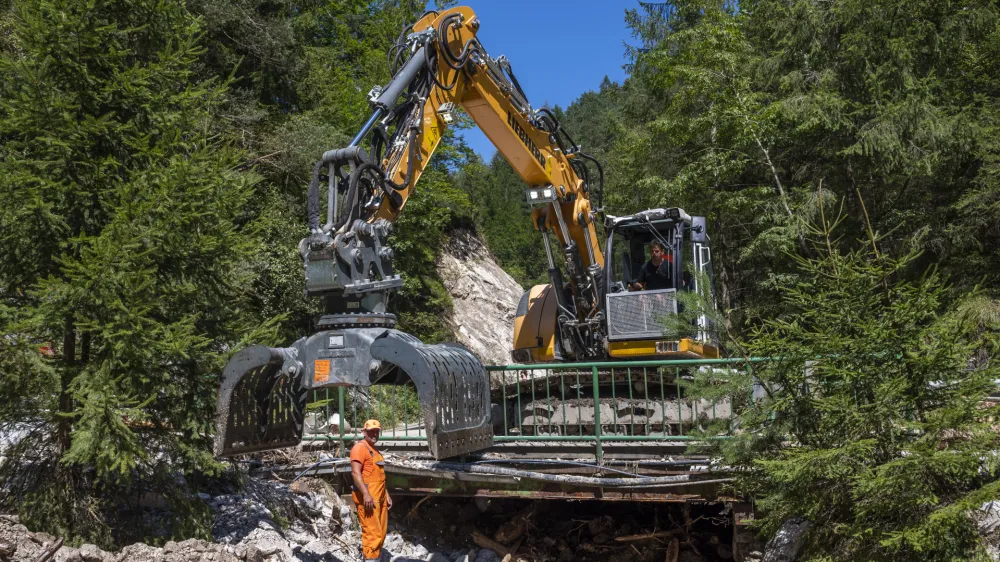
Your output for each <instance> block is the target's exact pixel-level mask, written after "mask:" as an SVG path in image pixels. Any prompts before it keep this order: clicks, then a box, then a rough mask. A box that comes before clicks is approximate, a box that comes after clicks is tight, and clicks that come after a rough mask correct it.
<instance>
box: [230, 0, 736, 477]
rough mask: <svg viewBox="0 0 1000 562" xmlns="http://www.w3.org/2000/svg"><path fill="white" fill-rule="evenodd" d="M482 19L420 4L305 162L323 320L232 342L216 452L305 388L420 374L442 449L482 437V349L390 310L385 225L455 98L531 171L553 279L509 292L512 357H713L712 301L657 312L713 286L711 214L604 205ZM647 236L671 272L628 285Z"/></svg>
mask: <svg viewBox="0 0 1000 562" xmlns="http://www.w3.org/2000/svg"><path fill="white" fill-rule="evenodd" d="M479 26H480V21H479V19H478V18H477V17H476V15H475V13H473V11H472V10H471V9H469V8H466V7H456V8H452V9H449V10H446V11H441V12H437V11H430V12H427V13H426V14H424V15H423V17H421V18H420V20H419V21H417V22H416V23H415V24H413V25H412V26H410V27H409V28H407V29H406V30H404V32H403V33H402V34H401V35H400V38H399V40H398V41H397V44H396V45H394V46H393V47H392V49H391V50H390V53H389V54H390V60H391V61H392V68H391V71H392V72H391V73H392V79H391V80H390V82H389V83H388V84H387V85H385V86H384V87H381V86H376V87H374V88H373V89H372V90H371V92H370V93H369V100H370V103H371V106H372V114H371V116H370V117H369V118H368V120H367V121H366V122H365V124H364V126H363V127H362V128H361V130H360V131H359V132H358V134H357V135H356V136H355V137H354V139H353V140H352V141H351V143H350V144H349V145H348V146H347V147H346V148H340V149H335V150H330V151H327V152H325V153H324V154H323V155H322V158H321V159H320V161H319V162H317V163H316V165H315V167H314V169H313V174H312V181H311V183H310V186H309V192H308V215H309V217H308V219H309V232H310V233H309V236H308V237H306V238H304V239H303V240H302V241H301V242H300V244H299V253H300V255H301V257H302V259H303V262H304V266H305V280H306V282H305V287H306V295H307V296H309V297H319V298H321V299H323V302H324V313H323V314H322V315H321V316H320V317H319V318H318V319H317V322H316V329H317V331H316V332H315V333H314V334H312V335H310V336H308V337H304V338H302V339H300V340H298V341H296V342H295V343H293V344H292V345H291V346H290V347H287V348H270V347H266V346H260V345H257V346H251V347H249V348H246V349H243V350H241V351H239V352H237V353H236V354H235V355H234V356H233V357H232V358H231V359H230V361H229V363H228V364H227V365H226V368H225V371H224V373H223V379H222V383H221V386H220V390H219V397H218V412H217V421H216V425H217V433H216V439H215V454H216V455H217V456H231V455H236V454H242V453H248V452H254V451H261V450H267V449H276V448H281V447H287V446H293V445H297V444H298V443H299V441H300V439H301V437H302V427H303V414H304V408H305V404H306V396H307V395H308V393H309V392H311V391H313V390H316V389H320V388H327V387H331V386H361V387H367V386H370V385H372V384H407V383H412V384H413V385H414V386H415V387H416V390H417V394H418V397H419V399H420V402H421V407H422V412H423V416H424V423H425V428H426V431H427V441H428V445H429V448H430V452H431V454H432V455H433V456H434V457H435V458H446V457H451V456H456V455H460V454H464V453H468V452H472V451H476V450H481V449H485V448H487V447H489V446H490V445H492V443H493V433H492V426H491V423H490V419H489V417H490V388H489V381H488V378H487V375H486V372H485V368H484V366H483V365H482V363H481V362H480V361H479V359H478V358H476V357H475V356H474V355H473V354H472V353H471V352H469V351H468V350H467V349H465V348H464V347H462V346H459V345H455V344H442V345H426V344H423V343H422V342H420V341H419V340H418V339H417V338H415V337H413V336H412V335H409V334H406V333H404V332H400V331H398V330H396V329H394V326H395V320H396V319H395V316H394V315H393V314H391V313H389V312H388V310H387V302H388V296H389V294H390V293H391V292H392V291H394V290H396V289H398V288H399V287H400V286H401V285H402V280H401V279H400V278H399V276H398V275H396V274H395V273H394V270H393V265H392V262H393V250H392V248H391V247H390V246H389V244H388V236H389V234H390V232H391V231H392V226H393V222H394V221H395V219H396V218H397V217H398V216H399V214H400V212H402V210H403V208H404V207H405V206H406V202H407V200H408V199H409V197H410V196H411V195H413V194H414V192H415V190H416V185H417V182H418V180H419V178H420V175H421V173H422V171H423V170H424V167H425V166H427V164H428V163H429V161H430V158H431V156H432V154H433V153H434V150H435V149H436V148H437V146H438V144H439V142H440V141H441V137H442V133H443V131H444V130H445V128H446V127H448V126H449V125H450V124H451V123H453V122H454V120H455V119H456V115H455V112H456V111H457V109H458V108H459V107H461V108H462V109H463V110H464V111H465V112H466V113H467V114H468V115H469V116H470V117H471V118H472V120H473V121H474V122H475V123H476V125H477V126H478V127H479V128H480V129H482V131H483V132H484V133H485V134H486V136H487V137H488V138H489V139H490V141H491V142H492V143H493V144H494V145H495V146H496V147H497V149H498V150H499V151H500V152H501V154H503V155H504V157H505V158H506V159H507V161H508V162H509V163H510V165H511V166H512V167H513V168H514V170H515V171H516V172H517V174H518V175H519V176H520V177H521V178H522V179H523V180H524V181H525V183H526V184H527V186H528V187H527V189H526V192H525V193H526V200H527V202H528V203H529V204H530V205H531V206H532V207H533V209H532V213H531V216H532V221H533V223H534V225H535V227H536V228H537V229H538V230H539V231H540V232H541V237H542V241H543V244H544V247H545V253H546V257H547V260H548V275H549V283H547V284H544V285H537V286H535V287H532V288H531V289H530V290H529V291H527V292H526V293H525V294H524V296H523V297H522V299H521V301H520V303H519V306H518V309H517V313H516V318H515V320H514V341H513V342H512V343H513V345H512V350H511V356H512V359H513V360H514V361H515V362H517V363H526V364H527V363H543V362H550V361H584V360H585V361H601V360H608V359H650V358H665V357H683V358H712V357H718V348H717V347H716V345H715V344H714V343H713V342H712V341H711V337H710V335H709V334H710V326H709V320H708V318H707V317H706V316H705V315H700V316H698V317H697V318H695V319H693V320H691V328H692V329H691V330H690V331H689V332H690V333H689V334H688V335H685V336H684V337H678V336H671V335H670V334H671V333H672V332H671V331H669V330H666V329H665V328H664V326H665V323H664V318H666V317H670V316H674V317H676V316H677V314H678V308H679V307H680V306H683V304H682V303H680V302H679V299H678V298H677V297H678V294H679V293H680V292H683V291H699V292H701V293H702V294H704V293H706V291H707V292H709V293H710V289H711V286H710V283H711V250H710V245H709V237H708V233H707V231H706V224H705V220H704V218H701V217H691V216H689V215H688V214H687V213H685V212H684V211H683V210H681V209H678V208H666V209H649V210H644V211H642V212H639V213H636V214H634V215H628V216H618V217H615V216H606V215H605V214H604V213H603V210H602V209H601V204H602V193H603V181H604V172H603V169H602V168H601V165H600V163H598V162H597V161H596V160H595V159H594V158H592V157H591V156H589V155H587V154H586V153H584V152H583V151H582V150H581V149H580V147H579V146H578V145H576V144H575V143H574V142H573V139H572V137H571V136H570V135H569V134H568V133H567V132H566V131H565V130H564V129H563V128H562V127H561V125H560V123H559V121H558V119H557V118H556V115H554V114H553V113H552V112H551V111H549V110H547V109H545V108H541V109H534V108H532V107H531V105H530V104H529V103H528V100H527V97H526V96H525V94H524V92H523V90H522V89H521V87H520V85H519V84H518V81H517V79H516V78H515V76H514V73H513V70H512V69H511V65H510V63H509V62H508V61H507V60H506V58H505V57H502V56H501V57H499V58H495V59H494V58H491V57H490V56H489V55H488V54H487V53H486V51H485V49H484V48H483V46H482V45H481V44H480V42H479V41H478V40H477V38H476V32H477V30H478V29H479ZM366 139H367V141H368V142H367V143H366ZM363 144H367V145H368V146H369V147H370V150H366V149H365V148H363V146H362V145H363ZM323 187H325V193H323V192H324V189H323ZM591 195H596V197H597V206H596V207H594V206H593V205H592V203H591ZM598 224H602V226H603V229H604V231H605V237H604V245H603V248H602V244H601V239H600V238H599V236H598V229H597V226H598ZM553 235H554V237H555V244H554V245H555V246H557V248H558V251H554V250H553V248H552V246H553V243H552V241H551V240H550V236H553ZM653 242H657V243H658V245H659V246H660V247H661V248H662V250H663V259H664V260H666V265H665V267H663V268H661V269H660V270H659V271H662V272H665V273H664V274H663V275H664V277H665V278H666V279H667V282H666V283H661V285H665V286H661V287H660V288H657V289H652V288H651V287H650V289H652V290H629V289H632V288H636V286H637V285H636V283H635V281H636V280H638V278H639V276H640V272H641V270H642V268H643V267H646V266H647V265H646V249H647V247H648V246H649V245H650V244H651V243H653ZM555 256H559V258H558V261H557V258H556V257H555ZM606 257H610V259H611V260H612V263H610V264H607V263H606ZM661 263H662V262H661ZM564 271H565V276H566V277H568V279H567V280H564ZM699 284H702V285H706V284H707V286H702V287H699ZM499 343H500V342H498V344H499Z"/></svg>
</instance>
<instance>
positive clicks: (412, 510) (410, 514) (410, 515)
mask: <svg viewBox="0 0 1000 562" xmlns="http://www.w3.org/2000/svg"><path fill="white" fill-rule="evenodd" d="M429 499H431V496H424V497H422V498H420V501H418V502H417V503H416V504H415V505H414V506H413V507H411V508H410V511H409V512H408V513H407V514H406V518H407V519H413V516H414V515H416V514H417V508H419V507H420V504H422V503H424V502H425V501H427V500H429Z"/></svg>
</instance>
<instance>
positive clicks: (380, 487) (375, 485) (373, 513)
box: [351, 440, 389, 560]
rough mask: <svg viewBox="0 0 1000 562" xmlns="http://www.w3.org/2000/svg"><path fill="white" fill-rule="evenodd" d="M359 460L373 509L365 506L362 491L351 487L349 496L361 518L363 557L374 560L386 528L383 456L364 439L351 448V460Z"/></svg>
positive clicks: (379, 552)
mask: <svg viewBox="0 0 1000 562" xmlns="http://www.w3.org/2000/svg"><path fill="white" fill-rule="evenodd" d="M355 462H357V463H361V479H362V481H363V482H364V483H365V485H367V486H368V493H369V494H371V495H372V499H374V500H375V509H372V510H368V509H365V501H364V494H362V493H361V490H354V493H353V494H352V497H353V498H354V505H355V506H357V508H358V520H359V521H360V522H361V553H362V554H363V555H364V557H365V559H366V560H377V559H378V558H379V556H381V554H382V543H383V542H385V534H386V531H387V530H388V528H389V506H388V505H386V497H387V494H386V491H385V469H384V468H382V466H383V465H384V464H385V458H383V457H382V453H379V452H378V451H377V450H375V448H374V447H372V446H371V445H369V444H368V443H367V442H366V441H363V440H362V441H361V442H359V443H357V444H355V445H354V447H353V448H352V449H351V464H353V463H355Z"/></svg>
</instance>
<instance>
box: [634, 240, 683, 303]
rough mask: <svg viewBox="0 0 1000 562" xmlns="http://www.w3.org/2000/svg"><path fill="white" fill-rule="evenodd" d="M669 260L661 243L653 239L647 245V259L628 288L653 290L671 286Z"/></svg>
mask: <svg viewBox="0 0 1000 562" xmlns="http://www.w3.org/2000/svg"><path fill="white" fill-rule="evenodd" d="M670 262H671V260H670V259H669V257H668V256H667V255H666V251H665V250H664V249H663V244H661V243H659V242H657V241H654V242H653V243H652V244H650V245H649V261H648V262H646V263H645V264H643V266H642V269H640V270H639V278H638V279H636V281H635V283H632V284H631V285H629V286H628V290H630V291H642V290H649V291H655V290H656V289H670V288H672V287H673V283H672V281H671V277H672V276H671V271H670V267H671V263H670Z"/></svg>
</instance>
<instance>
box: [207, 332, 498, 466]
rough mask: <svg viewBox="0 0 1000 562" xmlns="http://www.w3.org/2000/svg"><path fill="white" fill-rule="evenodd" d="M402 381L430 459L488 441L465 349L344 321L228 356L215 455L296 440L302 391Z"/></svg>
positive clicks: (478, 379)
mask: <svg viewBox="0 0 1000 562" xmlns="http://www.w3.org/2000/svg"><path fill="white" fill-rule="evenodd" d="M408 381H412V382H413V384H414V386H415V387H416V389H417V396H418V397H419V399H420V405H421V411H422V414H423V417H424V426H425V427H426V429H427V444H428V446H429V448H430V452H431V455H433V456H434V458H436V459H441V458H447V457H452V456H456V455H460V454H463V453H469V452H472V451H478V450H481V449H485V448H487V447H489V446H491V445H492V444H493V428H492V425H491V423H490V415H489V412H490V388H489V379H488V378H487V375H486V369H485V367H483V364H482V363H481V362H480V361H479V359H477V358H476V356H475V355H473V354H472V353H471V352H470V351H469V350H467V349H465V348H464V347H461V346H457V345H447V344H445V345H425V344H423V343H421V341H420V340H419V339H417V338H415V337H413V336H411V335H409V334H406V333H404V332H400V331H397V330H394V329H391V328H344V329H335V330H327V331H322V332H318V333H316V334H314V335H312V336H311V337H309V338H308V339H301V340H299V341H297V342H295V343H294V344H293V345H292V347H289V348H269V347H265V346H253V347H249V348H247V349H244V350H242V351H240V352H239V353H237V354H236V355H234V356H233V358H232V359H230V361H229V363H228V364H227V365H226V369H225V373H224V375H223V381H222V386H221V387H220V389H219V401H218V405H217V417H216V436H215V455H216V456H220V457H226V456H231V455H237V454H243V453H250V452H255V451H264V450H269V449H279V448H282V447H290V446H295V445H298V444H299V442H300V440H301V439H302V431H303V412H304V410H305V405H306V397H307V395H308V393H309V391H312V390H317V389H320V388H327V387H331V386H360V387H368V386H371V385H372V384H381V383H383V382H388V383H390V384H404V383H406V382H408ZM354 421H355V424H358V423H359V422H360V421H363V420H354Z"/></svg>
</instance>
